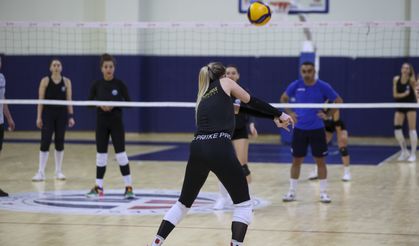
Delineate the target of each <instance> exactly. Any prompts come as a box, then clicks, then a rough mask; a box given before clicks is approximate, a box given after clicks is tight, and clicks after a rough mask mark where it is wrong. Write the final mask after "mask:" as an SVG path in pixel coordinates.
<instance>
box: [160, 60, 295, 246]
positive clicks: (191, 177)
mask: <svg viewBox="0 0 419 246" xmlns="http://www.w3.org/2000/svg"><path fill="white" fill-rule="evenodd" d="M224 75H225V67H224V66H223V65H222V64H221V63H210V64H208V65H207V66H204V67H202V68H201V70H200V72H199V85H198V87H199V89H198V97H197V103H196V124H197V131H196V133H195V137H194V140H193V141H192V143H191V145H190V154H189V160H188V164H187V166H186V172H185V178H184V181H183V187H182V191H181V195H180V197H179V200H178V201H177V202H176V203H175V205H173V206H172V208H171V209H170V210H169V211H168V212H167V213H166V215H165V216H164V218H163V221H162V222H161V225H160V228H159V230H158V233H157V235H156V237H155V239H154V241H153V243H152V245H153V246H157V245H162V243H163V241H164V240H165V239H166V237H167V236H168V235H169V233H170V232H171V231H172V230H173V229H174V227H175V226H176V225H177V224H178V223H179V222H180V221H181V219H182V218H183V217H184V216H185V215H186V213H187V212H188V210H189V209H190V207H191V206H192V203H193V202H194V200H195V199H196V197H197V195H198V193H199V190H200V189H201V187H202V186H203V184H204V183H205V180H206V179H207V177H208V174H209V172H210V171H212V172H213V173H215V175H216V176H217V177H218V179H219V180H220V181H221V182H222V183H223V185H224V187H226V189H227V191H228V192H229V194H230V196H231V198H232V200H233V203H234V213H233V222H232V225H231V231H232V240H231V245H233V246H236V245H242V244H243V240H244V237H245V234H246V231H247V226H248V224H249V223H250V222H251V220H252V209H253V206H252V203H251V201H250V196H249V190H248V186H247V182H246V178H245V175H244V173H243V170H242V167H241V165H240V162H239V161H238V159H237V156H236V154H235V152H234V148H233V145H232V143H231V134H232V133H233V130H234V107H233V104H232V103H231V96H234V97H236V98H238V99H240V100H241V102H242V103H244V104H246V105H247V107H246V105H244V104H243V106H241V107H240V110H243V111H246V112H248V113H253V114H256V115H258V116H261V117H267V118H270V119H273V120H274V122H275V124H276V125H277V126H278V127H284V128H286V129H288V128H287V126H288V125H289V124H290V123H292V121H291V118H290V116H288V115H287V114H285V113H281V112H280V111H278V110H277V109H275V108H274V107H272V106H270V105H269V104H267V103H265V102H263V101H261V100H259V99H257V98H255V97H251V96H250V95H249V94H248V93H247V92H246V91H245V90H243V89H242V88H241V87H240V86H239V85H238V84H237V83H236V82H234V81H233V80H231V79H228V78H225V77H224Z"/></svg>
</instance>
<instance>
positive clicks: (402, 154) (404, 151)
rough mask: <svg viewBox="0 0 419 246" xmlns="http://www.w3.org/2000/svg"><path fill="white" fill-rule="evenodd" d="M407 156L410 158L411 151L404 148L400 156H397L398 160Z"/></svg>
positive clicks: (403, 159)
mask: <svg viewBox="0 0 419 246" xmlns="http://www.w3.org/2000/svg"><path fill="white" fill-rule="evenodd" d="M407 158H409V151H407V150H402V151H401V153H400V156H399V158H397V160H398V161H405V160H406V159H407Z"/></svg>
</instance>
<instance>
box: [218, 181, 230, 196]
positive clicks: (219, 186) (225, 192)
mask: <svg viewBox="0 0 419 246" xmlns="http://www.w3.org/2000/svg"><path fill="white" fill-rule="evenodd" d="M218 188H219V189H220V196H221V197H222V198H224V199H226V200H228V199H229V198H230V195H229V194H228V191H227V189H226V188H225V187H224V185H223V184H222V183H221V182H220V181H218Z"/></svg>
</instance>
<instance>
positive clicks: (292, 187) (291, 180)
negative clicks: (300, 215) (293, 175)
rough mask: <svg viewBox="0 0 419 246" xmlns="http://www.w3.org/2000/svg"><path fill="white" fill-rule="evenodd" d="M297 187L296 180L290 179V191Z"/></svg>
mask: <svg viewBox="0 0 419 246" xmlns="http://www.w3.org/2000/svg"><path fill="white" fill-rule="evenodd" d="M297 185H298V179H290V190H293V191H296V190H297Z"/></svg>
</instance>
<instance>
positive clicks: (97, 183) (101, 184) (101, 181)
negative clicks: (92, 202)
mask: <svg viewBox="0 0 419 246" xmlns="http://www.w3.org/2000/svg"><path fill="white" fill-rule="evenodd" d="M96 185H97V186H99V187H100V188H103V179H96Z"/></svg>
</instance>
